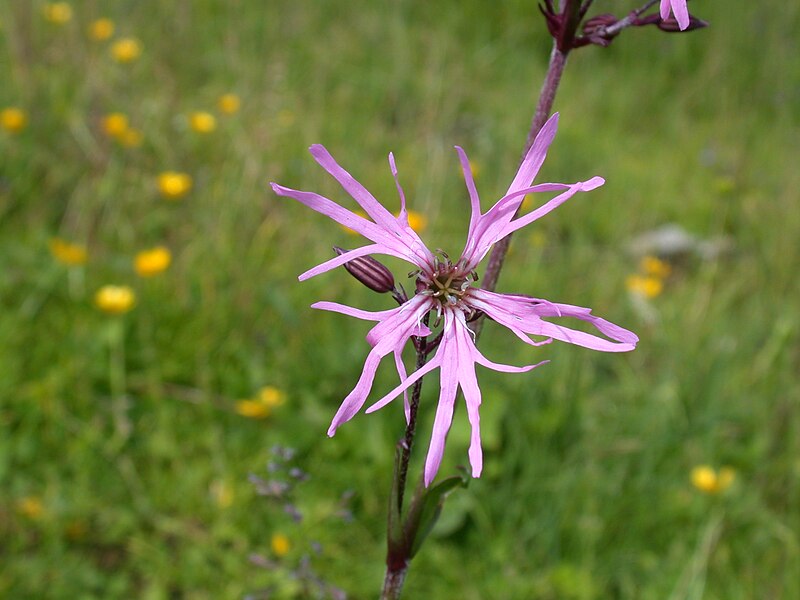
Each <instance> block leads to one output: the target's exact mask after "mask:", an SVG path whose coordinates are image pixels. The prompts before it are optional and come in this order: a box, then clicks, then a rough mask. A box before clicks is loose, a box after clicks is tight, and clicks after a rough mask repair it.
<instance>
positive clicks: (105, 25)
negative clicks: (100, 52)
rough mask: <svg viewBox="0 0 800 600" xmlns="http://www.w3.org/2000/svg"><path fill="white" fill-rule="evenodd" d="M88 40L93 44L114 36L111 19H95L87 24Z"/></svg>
mask: <svg viewBox="0 0 800 600" xmlns="http://www.w3.org/2000/svg"><path fill="white" fill-rule="evenodd" d="M88 33H89V38H91V39H93V40H94V41H95V42H104V41H106V40H107V39H110V38H111V36H112V35H114V21H112V20H111V19H96V20H94V21H92V22H91V23H89V28H88Z"/></svg>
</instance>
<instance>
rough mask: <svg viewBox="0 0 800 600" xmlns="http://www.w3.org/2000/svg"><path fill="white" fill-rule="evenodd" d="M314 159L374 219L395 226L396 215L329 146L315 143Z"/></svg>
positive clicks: (382, 223)
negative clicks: (345, 168)
mask: <svg viewBox="0 0 800 600" xmlns="http://www.w3.org/2000/svg"><path fill="white" fill-rule="evenodd" d="M309 151H310V152H311V156H313V157H314V160H316V161H317V163H318V164H319V165H320V166H321V167H322V168H323V169H325V170H326V171H327V172H328V173H330V174H331V175H332V176H333V178H334V179H336V181H338V182H339V185H341V186H342V188H343V189H344V191H346V192H347V193H348V194H350V195H351V196H352V197H353V199H354V200H355V201H356V202H358V204H359V206H361V208H363V209H364V211H365V212H366V213H367V214H368V215H369V216H370V217H372V220H373V221H375V222H376V223H378V224H379V225H381V226H382V227H383V228H384V229H392V228H393V227H394V226H395V216H394V215H393V214H392V213H390V212H389V211H388V210H387V209H386V207H384V206H383V205H382V204H381V203H380V202H378V201H377V200H376V199H375V197H374V196H373V195H372V194H370V193H369V191H367V188H365V187H364V186H363V185H361V184H360V183H359V182H358V181H356V179H355V177H353V176H352V175H350V173H348V172H347V171H345V170H344V169H343V168H342V167H341V166H340V165H339V163H337V162H336V160H335V159H334V158H333V156H331V154H330V152H328V150H327V148H325V146H323V145H321V144H314V145H313V146H311V148H309Z"/></svg>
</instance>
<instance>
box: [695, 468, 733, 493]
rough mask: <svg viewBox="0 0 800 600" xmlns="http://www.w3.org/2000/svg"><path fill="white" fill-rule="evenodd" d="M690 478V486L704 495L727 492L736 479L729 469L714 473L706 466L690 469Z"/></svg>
mask: <svg viewBox="0 0 800 600" xmlns="http://www.w3.org/2000/svg"><path fill="white" fill-rule="evenodd" d="M690 478H691V480H692V485H693V486H694V487H696V488H697V489H698V490H700V491H701V492H704V493H706V494H719V493H721V492H724V491H725V490H727V489H728V488H729V487H730V486H731V485H732V484H733V482H734V481H735V479H736V471H734V470H733V469H732V468H730V467H722V468H721V469H720V470H719V471H715V470H714V469H713V468H712V467H710V466H708V465H699V466H697V467H695V468H694V469H692V472H691V475H690Z"/></svg>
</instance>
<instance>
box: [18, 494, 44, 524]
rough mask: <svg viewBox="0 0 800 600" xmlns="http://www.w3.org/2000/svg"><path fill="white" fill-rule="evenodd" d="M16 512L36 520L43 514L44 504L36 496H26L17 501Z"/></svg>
mask: <svg viewBox="0 0 800 600" xmlns="http://www.w3.org/2000/svg"><path fill="white" fill-rule="evenodd" d="M17 512H18V513H19V514H21V515H22V516H23V517H27V518H28V519H32V520H36V519H40V518H41V517H42V515H44V504H43V503H42V499H41V498H39V497H37V496H26V497H24V498H20V499H19V501H18V502H17Z"/></svg>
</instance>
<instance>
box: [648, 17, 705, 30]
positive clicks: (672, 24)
mask: <svg viewBox="0 0 800 600" xmlns="http://www.w3.org/2000/svg"><path fill="white" fill-rule="evenodd" d="M703 27H708V22H707V21H703V19H698V18H697V17H695V16H693V15H689V26H688V27H687V28H686V29H684V30H683V32H687V31H692V30H694V29H702V28H703ZM658 28H659V29H660V30H661V31H666V32H667V33H680V32H681V28H680V27H679V26H678V21H677V20H676V19H675V18H674V17H670V18H669V19H662V20H661V22H660V23H658Z"/></svg>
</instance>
